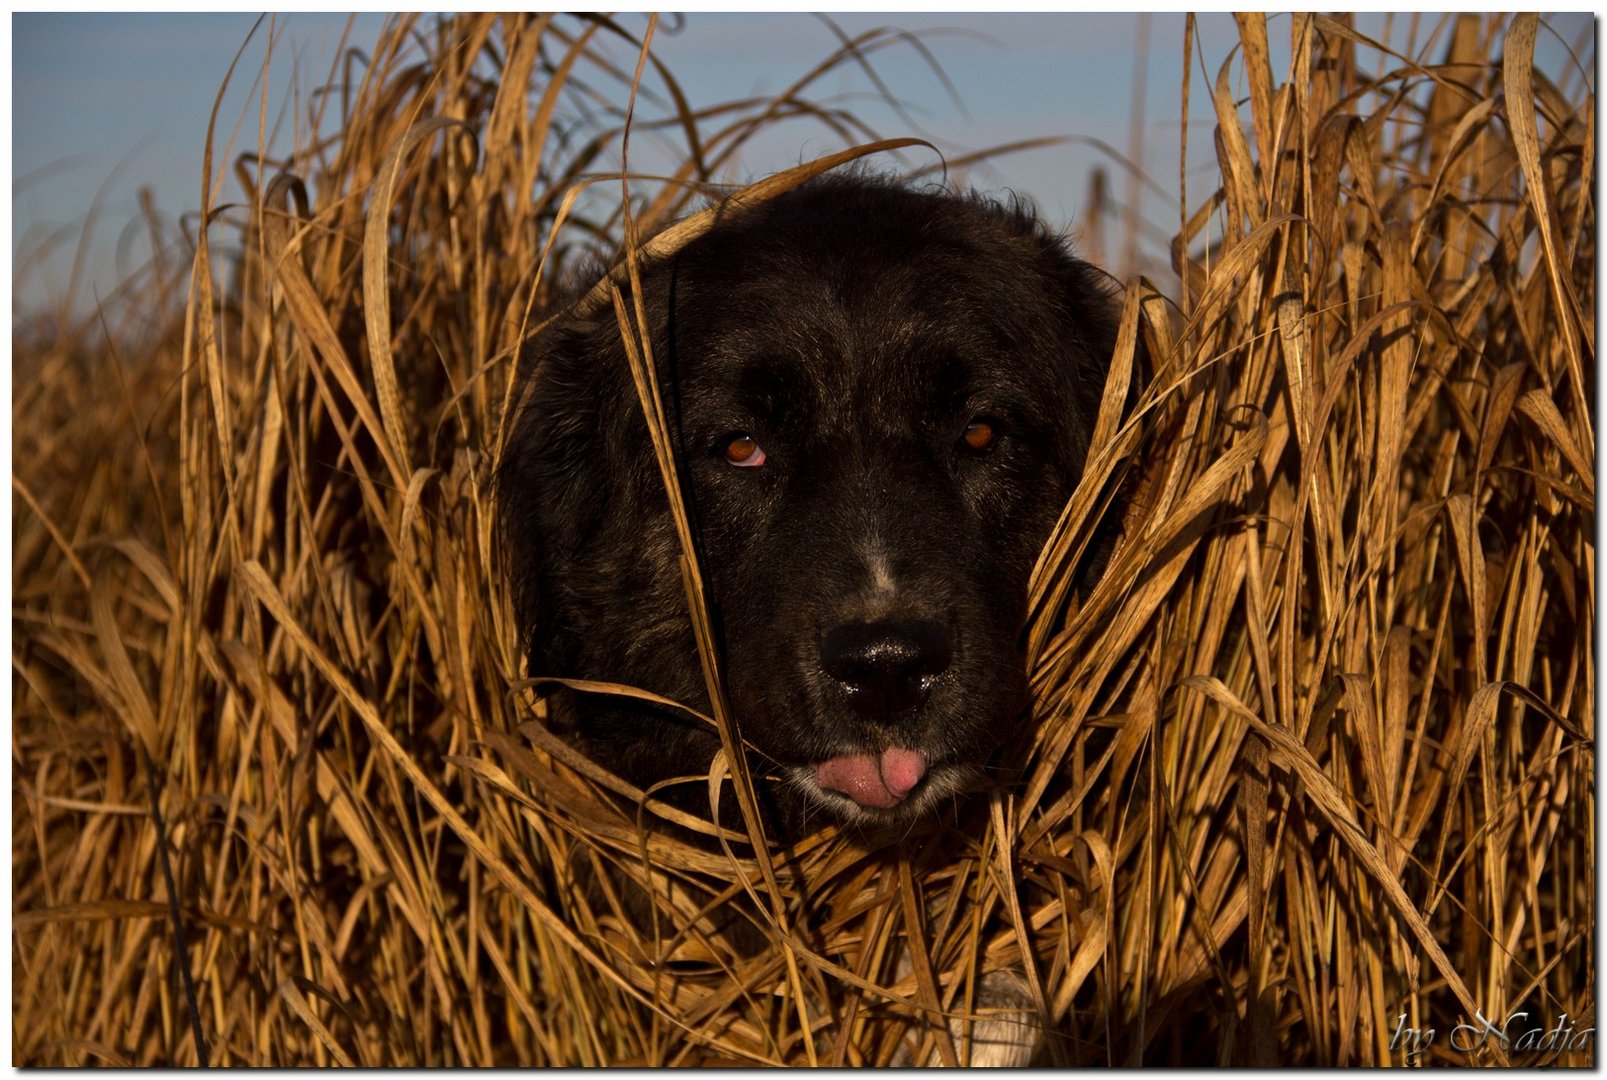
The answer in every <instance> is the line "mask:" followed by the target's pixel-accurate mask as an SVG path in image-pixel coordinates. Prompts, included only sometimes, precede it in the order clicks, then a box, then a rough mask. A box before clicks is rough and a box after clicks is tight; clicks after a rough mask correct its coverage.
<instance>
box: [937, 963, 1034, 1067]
mask: <svg viewBox="0 0 1607 1080" xmlns="http://www.w3.org/2000/svg"><path fill="white" fill-rule="evenodd" d="M973 1012H974V1014H975V1016H976V1019H975V1020H974V1021H971V1022H970V1024H969V1026H970V1028H971V1054H970V1062H969V1064H971V1065H973V1066H980V1067H984V1068H1020V1067H1022V1066H1025V1065H1029V1064H1031V1063H1032V1060H1033V1058H1034V1057H1036V1056H1037V1054H1038V1051H1039V1050H1040V1049H1041V1048H1042V1047H1043V1024H1042V1022H1041V1019H1040V1017H1039V1016H1038V1009H1037V1006H1036V1005H1034V1004H1033V1000H1032V991H1031V988H1030V987H1029V986H1028V985H1027V980H1026V978H1025V976H1023V975H1022V974H1021V972H1019V971H1013V970H1006V971H990V972H988V973H987V974H986V975H983V976H982V982H981V985H980V986H978V987H977V995H976V1005H975V1007H974V1009H973ZM966 1026H967V1021H966V1019H965V1018H964V1017H955V1018H954V1019H952V1020H950V1021H949V1034H950V1036H951V1037H952V1038H953V1039H954V1047H955V1051H956V1052H957V1053H959V1054H960V1055H961V1057H962V1060H963V1059H964V1054H965V1051H964V1041H963V1040H964V1038H965V1029H966Z"/></svg>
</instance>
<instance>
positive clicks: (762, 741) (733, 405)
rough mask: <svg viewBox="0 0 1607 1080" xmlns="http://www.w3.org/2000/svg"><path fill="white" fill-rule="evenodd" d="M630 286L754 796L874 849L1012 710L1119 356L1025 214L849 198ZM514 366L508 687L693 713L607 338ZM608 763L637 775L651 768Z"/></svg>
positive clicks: (832, 190)
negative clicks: (855, 828)
mask: <svg viewBox="0 0 1607 1080" xmlns="http://www.w3.org/2000/svg"><path fill="white" fill-rule="evenodd" d="M642 289H643V301H644V306H645V310H646V312H647V313H648V330H649V333H650V335H651V342H652V346H653V349H654V353H655V359H656V363H657V370H658V376H659V379H660V383H661V386H662V388H663V394H664V398H665V410H666V413H667V414H668V417H669V422H670V426H671V429H672V430H671V435H672V439H673V442H674V444H675V447H676V451H677V456H678V464H679V468H680V470H681V474H682V477H683V484H684V485H685V486H686V488H687V489H688V496H689V510H690V512H691V514H692V518H693V522H694V528H695V531H696V535H697V541H698V544H699V552H698V554H699V558H700V560H701V565H702V568H703V574H704V578H705V581H706V582H707V585H708V589H709V594H710V599H711V601H712V605H713V609H714V614H715V618H716V624H717V629H718V631H719V636H720V642H721V645H722V647H723V657H724V670H725V673H726V678H727V684H728V690H729V696H730V700H731V703H732V706H733V708H734V710H735V712H736V714H737V716H738V719H739V724H740V728H741V732H742V735H743V737H744V738H745V739H746V740H747V741H748V742H749V743H750V744H751V746H752V747H753V748H754V750H755V751H756V752H757V754H758V755H759V760H758V762H757V764H758V767H759V771H760V773H761V774H768V775H774V776H778V777H781V778H782V779H783V780H784V782H785V783H786V784H788V785H790V786H791V788H792V789H793V790H794V791H795V792H801V793H802V794H803V796H804V798H805V799H806V800H808V801H809V802H810V803H812V804H815V805H821V806H826V807H830V808H832V809H834V810H836V811H838V812H839V813H840V814H841V815H842V816H843V817H845V818H847V819H849V820H861V821H876V822H893V821H898V820H902V819H905V818H907V817H909V816H912V815H914V814H917V813H920V812H922V811H924V810H926V809H928V808H929V807H931V806H932V805H933V803H934V802H935V801H936V800H938V799H940V798H942V797H944V796H945V795H947V794H950V793H952V792H954V791H956V790H959V789H961V788H963V787H967V786H971V785H973V784H974V783H975V782H976V781H977V780H978V779H980V772H979V770H980V768H981V766H982V765H983V764H984V763H985V762H986V761H987V759H988V756H989V754H990V752H991V751H993V750H994V749H995V748H997V746H998V745H999V744H1000V743H1001V742H1002V741H1003V740H1004V739H1005V738H1006V737H1008V736H1009V735H1010V734H1011V732H1012V731H1013V730H1014V727H1015V725H1016V723H1017V720H1018V718H1019V716H1020V715H1021V713H1022V710H1023V706H1024V704H1025V672H1024V670H1023V660H1022V655H1021V651H1020V641H1019V639H1020V634H1021V630H1022V624H1023V620H1024V618H1025V604H1026V591H1027V579H1028V576H1029V574H1030V572H1031V569H1032V566H1033V564H1034V561H1035V559H1036V557H1037V555H1038V552H1039V549H1040V547H1041V546H1042V544H1043V543H1044V541H1045V539H1046V538H1047V537H1048V535H1049V532H1050V530H1051V529H1052V527H1053V525H1054V522H1055V519H1056V517H1057V515H1058V514H1059V512H1060V510H1061V508H1062V507H1063V505H1064V504H1065V501H1066V499H1067V497H1068V496H1069V495H1070V493H1071V491H1072V488H1073V486H1074V485H1075V484H1076V482H1077V480H1078V478H1079V476H1080V475H1081V472H1082V468H1083V461H1084V455H1085V453H1086V450H1087V445H1088V439H1089V435H1090V430H1091V428H1092V425H1093V420H1094V417H1095V414H1096V412H1097V409H1098V405H1099V398H1100V393H1101V390H1102V387H1103V383H1104V375H1105V370H1106V365H1107V361H1108V359H1109V355H1110V351H1111V348H1112V345H1113V342H1114V337H1115V326H1116V319H1115V310H1114V306H1113V302H1112V299H1111V296H1110V293H1109V289H1108V286H1106V285H1105V284H1104V283H1103V280H1102V275H1100V274H1099V273H1098V272H1097V271H1095V270H1093V269H1092V268H1091V267H1089V266H1087V265H1086V264H1084V263H1081V262H1079V261H1077V260H1076V259H1074V258H1072V257H1071V256H1070V255H1069V254H1068V252H1067V251H1066V249H1065V247H1064V245H1063V244H1062V242H1061V241H1059V240H1058V239H1057V238H1055V237H1053V236H1051V235H1050V234H1049V233H1048V232H1047V231H1046V230H1045V229H1044V228H1043V226H1042V225H1041V224H1040V223H1039V222H1038V221H1037V220H1036V219H1035V218H1034V217H1033V216H1032V215H1031V214H1030V213H1029V212H1027V211H1025V210H1023V209H1021V208H1019V207H1015V206H1002V205H998V204H994V203H991V202H985V201H981V200H977V199H972V198H960V197H955V196H953V195H950V194H946V193H935V192H919V191H911V190H908V189H905V188H903V187H899V186H896V185H892V184H888V183H882V182H876V181H871V180H866V179H863V178H848V179H842V180H830V181H824V182H816V183H814V184H810V185H807V186H805V187H803V188H801V189H797V190H795V191H792V192H790V193H788V194H786V195H783V196H781V197H779V198H777V199H774V200H772V201H770V202H768V203H765V204H762V205H759V206H757V207H753V208H750V209H747V210H744V211H742V212H740V213H738V214H735V215H733V216H732V217H731V218H730V219H729V220H725V221H722V222H721V223H719V224H717V225H716V226H715V227H714V228H713V229H711V230H710V231H709V232H707V233H706V234H704V235H703V236H701V237H699V238H698V239H697V240H695V241H694V242H692V243H690V244H688V245H687V246H686V247H684V248H683V249H682V250H681V251H679V252H678V253H677V254H676V255H675V256H674V257H672V258H669V259H666V260H664V261H662V262H660V263H657V264H653V265H649V266H648V267H647V268H646V269H645V271H644V275H643V278H642ZM538 348H539V351H540V353H539V354H540V364H541V365H542V366H541V368H540V369H539V371H538V373H537V374H536V376H535V377H536V378H537V380H538V382H537V386H536V390H535V393H534V394H533V401H532V404H531V405H530V407H529V408H527V410H526V411H525V412H524V413H523V414H522V415H521V416H520V418H519V421H518V424H517V425H516V428H515V434H514V437H513V439H512V441H511V442H510V445H509V448H508V451H507V453H506V454H505V456H504V462H505V464H504V467H503V470H502V474H501V490H502V498H503V503H504V510H505V516H506V519H507V523H508V528H509V530H510V543H511V544H512V547H513V553H514V556H515V560H514V561H515V572H516V580H517V581H519V582H522V583H523V585H524V587H522V588H520V589H519V590H518V594H517V595H518V596H519V608H520V619H521V622H522V623H524V624H525V625H526V628H527V629H530V630H532V637H531V655H530V659H531V667H532V673H535V674H571V675H584V676H587V677H591V678H605V679H612V680H616V681H623V682H633V681H634V682H637V683H638V684H641V685H646V686H647V687H648V688H649V689H654V690H657V691H660V692H663V693H668V694H671V695H675V694H680V695H683V696H688V697H692V698H694V699H696V700H704V698H703V695H702V693H701V687H700V682H701V679H700V676H699V673H698V672H699V669H698V664H697V660H696V656H695V653H694V652H692V651H691V639H690V635H689V634H688V633H687V631H686V622H685V615H684V598H683V593H682V586H681V580H680V575H679V572H678V569H677V564H676V559H675V556H676V553H677V547H676V543H675V540H674V535H673V531H672V529H671V526H670V522H669V516H668V512H667V506H666V502H665V498H664V494H663V491H662V485H661V483H660V481H659V479H658V472H657V469H656V466H655V465H654V460H653V452H652V449H651V446H650V445H649V442H648V439H647V437H646V429H645V426H644V424H643V422H642V419H641V415H640V405H639V403H638V400H637V394H636V391H635V389H634V386H633V384H632V381H631V377H630V375H629V371H628V367H627V362H626V358H625V354H624V351H623V347H622V345H621V343H620V339H619V331H618V327H617V325H616V323H615V320H614V317H613V314H612V311H609V312H608V313H607V314H606V315H605V316H602V317H597V318H593V319H572V320H570V321H569V322H567V323H564V324H561V325H560V326H559V327H558V328H557V329H556V330H555V332H553V333H551V334H549V335H546V336H545V337H544V339H543V340H542V342H541V343H540V344H539V346H538ZM525 552H528V553H529V557H528V558H527V559H526V561H524V562H523V563H521V558H522V557H524V556H523V553H525ZM656 737H658V736H656V735H654V734H651V733H650V732H649V731H648V730H646V729H643V730H642V732H641V739H643V740H650V739H653V738H656ZM626 740H627V741H629V737H628V736H627V737H626ZM614 741H615V742H616V743H618V742H619V741H620V740H619V738H618V737H617V736H616V737H615V738H614ZM620 752H621V756H622V757H623V758H629V759H632V760H635V761H636V762H637V771H638V772H639V773H640V772H641V771H642V769H641V764H640V763H641V762H642V761H644V760H647V757H644V756H643V755H644V754H646V755H649V756H650V755H651V753H652V748H650V747H641V746H621V747H620ZM672 756H673V755H672ZM666 764H668V763H666ZM676 764H681V763H676ZM669 771H673V767H672V768H671V769H670V770H669Z"/></svg>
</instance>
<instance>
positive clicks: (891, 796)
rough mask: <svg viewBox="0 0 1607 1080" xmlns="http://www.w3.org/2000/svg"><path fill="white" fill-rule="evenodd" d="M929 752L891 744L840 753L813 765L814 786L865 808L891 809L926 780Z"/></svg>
mask: <svg viewBox="0 0 1607 1080" xmlns="http://www.w3.org/2000/svg"><path fill="white" fill-rule="evenodd" d="M926 772H927V760H926V755H925V754H923V753H921V752H920V751H919V750H910V749H907V748H905V747H902V746H889V747H888V748H887V749H885V750H883V751H882V752H881V753H880V754H867V753H857V754H838V755H837V756H836V757H832V758H827V759H826V760H825V761H820V762H816V763H815V766H814V777H813V779H814V782H815V786H816V787H818V788H820V789H821V790H822V791H827V792H835V793H836V794H838V795H845V796H847V797H848V798H850V799H852V800H853V801H854V802H855V803H856V804H858V805H859V806H860V807H861V808H863V809H866V810H892V809H893V808H895V807H897V806H899V805H900V804H902V803H903V802H904V800H905V799H907V798H909V797H910V795H911V794H912V793H913V792H914V791H915V790H916V789H917V788H919V787H920V786H921V781H923V780H924V779H926Z"/></svg>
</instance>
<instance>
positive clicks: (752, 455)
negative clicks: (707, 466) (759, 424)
mask: <svg viewBox="0 0 1607 1080" xmlns="http://www.w3.org/2000/svg"><path fill="white" fill-rule="evenodd" d="M723 453H724V454H725V460H726V461H728V462H730V463H731V464H732V465H735V466H737V467H738V468H741V469H752V468H756V467H758V466H760V465H763V464H764V462H765V453H764V447H762V446H760V445H759V443H758V440H756V439H755V438H754V437H753V436H752V435H732V436H731V437H730V438H728V439H727V440H726V443H725V448H724V450H723Z"/></svg>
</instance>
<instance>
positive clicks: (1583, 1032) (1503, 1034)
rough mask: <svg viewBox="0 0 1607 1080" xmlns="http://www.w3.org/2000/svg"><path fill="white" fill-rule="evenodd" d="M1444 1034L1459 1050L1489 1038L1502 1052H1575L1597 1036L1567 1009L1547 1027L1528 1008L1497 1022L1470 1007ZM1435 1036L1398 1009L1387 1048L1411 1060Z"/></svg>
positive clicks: (1467, 1049)
mask: <svg viewBox="0 0 1607 1080" xmlns="http://www.w3.org/2000/svg"><path fill="white" fill-rule="evenodd" d="M1446 1034H1447V1039H1446V1042H1445V1043H1444V1044H1442V1045H1446V1046H1449V1047H1450V1048H1451V1049H1452V1050H1454V1051H1456V1052H1457V1053H1461V1054H1471V1053H1473V1052H1474V1051H1475V1050H1477V1049H1479V1048H1480V1047H1481V1046H1485V1045H1487V1044H1489V1043H1492V1042H1494V1043H1496V1044H1498V1045H1499V1046H1500V1047H1501V1049H1502V1051H1503V1052H1517V1053H1552V1052H1555V1053H1571V1054H1576V1053H1581V1052H1583V1051H1587V1050H1589V1049H1590V1048H1591V1047H1592V1046H1593V1045H1594V1043H1595V1040H1596V1029H1595V1028H1593V1027H1587V1028H1577V1027H1575V1026H1574V1024H1573V1022H1572V1021H1571V1020H1569V1019H1568V1014H1567V1013H1563V1014H1562V1015H1561V1016H1560V1017H1558V1018H1557V1022H1556V1023H1555V1024H1553V1025H1552V1026H1551V1027H1549V1028H1548V1027H1546V1025H1545V1022H1544V1021H1542V1020H1539V1019H1538V1018H1535V1019H1531V1014H1530V1013H1528V1012H1515V1013H1512V1014H1511V1015H1509V1016H1508V1017H1507V1018H1506V1021H1505V1022H1504V1023H1501V1024H1497V1023H1496V1022H1495V1021H1493V1020H1491V1019H1489V1018H1488V1017H1486V1016H1485V1015H1484V1013H1482V1012H1480V1011H1479V1010H1477V1009H1475V1010H1474V1011H1473V1020H1472V1022H1471V1023H1464V1024H1458V1025H1456V1026H1455V1027H1453V1028H1451V1030H1450V1031H1449V1032H1447V1033H1446ZM1438 1037H1439V1032H1438V1031H1436V1030H1435V1029H1434V1028H1416V1027H1409V1026H1408V1025H1407V1023H1406V1014H1405V1013H1401V1014H1400V1016H1399V1017H1398V1018H1397V1019H1396V1021H1395V1030H1394V1031H1393V1032H1392V1033H1391V1034H1390V1037H1389V1048H1390V1050H1392V1051H1395V1052H1397V1053H1401V1054H1404V1055H1405V1056H1406V1059H1407V1060H1408V1061H1410V1060H1412V1059H1413V1058H1416V1057H1418V1056H1420V1055H1421V1054H1423V1053H1425V1052H1427V1050H1428V1049H1429V1048H1430V1047H1431V1046H1433V1045H1434V1041H1435V1039H1436V1038H1438Z"/></svg>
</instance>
